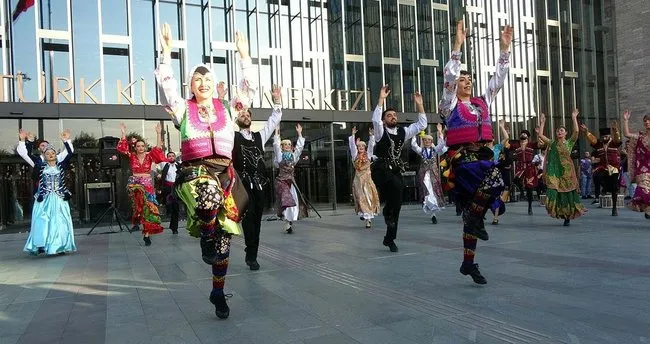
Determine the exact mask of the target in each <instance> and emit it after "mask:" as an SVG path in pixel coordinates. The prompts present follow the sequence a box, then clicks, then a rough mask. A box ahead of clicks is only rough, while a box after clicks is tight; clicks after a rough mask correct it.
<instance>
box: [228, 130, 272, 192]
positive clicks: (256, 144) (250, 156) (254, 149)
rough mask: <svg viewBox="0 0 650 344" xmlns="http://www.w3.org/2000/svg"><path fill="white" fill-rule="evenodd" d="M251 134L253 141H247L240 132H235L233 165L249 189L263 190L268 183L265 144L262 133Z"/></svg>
mask: <svg viewBox="0 0 650 344" xmlns="http://www.w3.org/2000/svg"><path fill="white" fill-rule="evenodd" d="M251 134H252V136H253V140H252V141H251V140H248V139H246V138H245V137H244V135H242V134H241V133H240V132H235V146H234V147H233V150H232V163H233V167H234V168H235V170H236V171H237V173H239V176H240V178H241V180H242V183H243V184H244V186H245V187H246V188H247V189H249V190H251V189H257V190H262V187H263V186H264V185H265V184H266V183H267V182H268V179H267V178H266V165H264V144H263V143H262V135H261V134H260V133H258V132H254V133H251Z"/></svg>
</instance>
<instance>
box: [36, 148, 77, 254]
mask: <svg viewBox="0 0 650 344" xmlns="http://www.w3.org/2000/svg"><path fill="white" fill-rule="evenodd" d="M66 149H68V155H67V156H66V158H65V159H64V160H63V161H61V162H58V163H57V164H56V165H54V166H50V165H48V164H47V163H46V162H43V161H42V160H41V159H38V160H35V161H34V163H35V164H34V168H35V169H39V170H40V172H39V177H40V178H39V183H38V191H37V192H36V195H35V196H34V198H35V200H34V207H33V209H32V225H31V230H30V232H29V237H28V238H27V242H26V243H25V248H24V249H23V251H25V252H27V253H29V254H32V255H38V254H40V253H45V254H60V253H65V252H74V251H76V250H77V247H76V246H75V243H74V230H73V228H72V216H71V215H70V205H69V204H68V199H69V198H70V192H69V191H68V189H67V188H66V186H65V176H64V170H65V167H66V166H67V165H68V161H69V160H70V157H71V156H72V152H71V151H70V150H69V147H68V146H67V144H66Z"/></svg>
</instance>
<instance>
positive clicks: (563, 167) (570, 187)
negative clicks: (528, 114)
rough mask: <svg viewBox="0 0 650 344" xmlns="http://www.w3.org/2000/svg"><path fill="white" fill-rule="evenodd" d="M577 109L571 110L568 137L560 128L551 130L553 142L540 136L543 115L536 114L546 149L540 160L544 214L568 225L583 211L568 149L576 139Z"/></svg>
mask: <svg viewBox="0 0 650 344" xmlns="http://www.w3.org/2000/svg"><path fill="white" fill-rule="evenodd" d="M578 113H579V112H578V109H575V110H573V112H572V113H571V119H572V121H573V131H572V132H571V137H569V138H568V139H567V138H566V135H567V130H566V128H565V127H564V126H559V127H557V128H556V129H555V137H556V139H555V140H553V141H551V140H550V139H549V138H548V137H546V136H544V124H545V123H546V116H544V114H540V115H539V129H537V130H538V133H537V135H538V137H539V139H540V140H541V141H542V142H543V143H544V144H545V145H546V146H547V147H548V148H547V150H546V159H544V182H545V184H546V187H547V189H546V202H545V204H546V211H547V212H548V214H549V215H551V217H553V218H556V219H564V225H565V226H568V225H569V223H570V222H571V220H572V219H575V218H577V217H579V216H580V215H582V214H584V213H585V212H586V210H585V207H584V206H583V205H582V204H581V203H580V195H579V194H578V177H577V176H576V170H575V167H574V164H573V159H571V150H572V149H573V145H574V144H575V143H576V140H577V139H578V128H579V127H578Z"/></svg>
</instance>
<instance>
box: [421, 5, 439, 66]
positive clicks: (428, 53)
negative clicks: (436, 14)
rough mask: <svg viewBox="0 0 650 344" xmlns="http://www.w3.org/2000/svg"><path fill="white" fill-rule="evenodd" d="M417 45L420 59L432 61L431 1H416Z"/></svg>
mask: <svg viewBox="0 0 650 344" xmlns="http://www.w3.org/2000/svg"><path fill="white" fill-rule="evenodd" d="M417 14H418V18H417V21H418V45H419V53H420V58H421V59H434V58H435V57H434V53H433V26H432V24H433V18H432V16H431V1H429V0H418V2H417Z"/></svg>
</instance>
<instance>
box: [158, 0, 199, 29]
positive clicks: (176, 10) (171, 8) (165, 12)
mask: <svg viewBox="0 0 650 344" xmlns="http://www.w3.org/2000/svg"><path fill="white" fill-rule="evenodd" d="M158 9H159V14H160V23H161V25H162V24H163V23H167V24H169V26H170V28H171V31H172V37H174V39H182V36H181V4H180V1H176V0H173V1H169V0H162V1H160V2H159V6H158ZM188 25H190V23H188ZM188 29H189V27H188ZM193 32H195V33H198V32H196V31H193Z"/></svg>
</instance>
